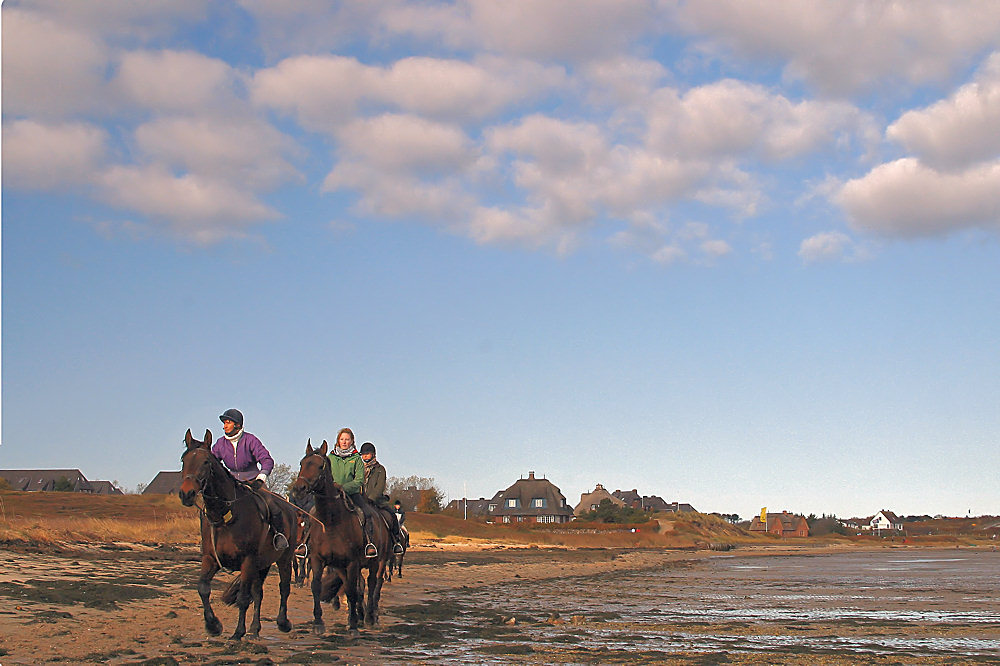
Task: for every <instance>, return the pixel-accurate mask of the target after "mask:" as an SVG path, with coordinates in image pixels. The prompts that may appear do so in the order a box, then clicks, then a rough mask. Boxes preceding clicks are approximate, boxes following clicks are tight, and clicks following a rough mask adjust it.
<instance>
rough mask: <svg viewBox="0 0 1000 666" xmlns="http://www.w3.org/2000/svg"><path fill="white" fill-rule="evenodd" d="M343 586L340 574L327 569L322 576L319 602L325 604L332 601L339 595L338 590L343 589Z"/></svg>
mask: <svg viewBox="0 0 1000 666" xmlns="http://www.w3.org/2000/svg"><path fill="white" fill-rule="evenodd" d="M343 584H344V581H343V580H342V579H341V578H340V574H338V573H337V572H336V571H334V570H333V569H327V570H326V572H325V573H324V574H323V588H322V592H321V593H320V596H319V600H320V602H322V603H326V602H328V601H332V600H333V598H334V597H335V596H337V594H339V593H340V588H341V587H343Z"/></svg>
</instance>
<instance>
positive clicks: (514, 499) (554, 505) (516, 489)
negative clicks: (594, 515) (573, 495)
mask: <svg viewBox="0 0 1000 666" xmlns="http://www.w3.org/2000/svg"><path fill="white" fill-rule="evenodd" d="M489 515H490V516H491V517H493V518H494V519H496V520H498V522H501V523H522V522H533V523H566V522H569V520H570V519H571V518H572V517H573V509H571V508H570V507H569V506H568V505H567V504H566V497H565V496H564V495H563V494H562V492H560V491H559V488H557V487H556V486H555V485H554V484H553V483H552V482H551V481H549V480H548V479H544V478H542V479H536V478H535V473H534V472H528V478H527V479H520V480H518V481H516V482H515V483H514V485H512V486H511V487H509V488H507V489H506V490H503V491H501V492H498V493H497V494H496V495H494V496H493V499H492V500H490V503H489Z"/></svg>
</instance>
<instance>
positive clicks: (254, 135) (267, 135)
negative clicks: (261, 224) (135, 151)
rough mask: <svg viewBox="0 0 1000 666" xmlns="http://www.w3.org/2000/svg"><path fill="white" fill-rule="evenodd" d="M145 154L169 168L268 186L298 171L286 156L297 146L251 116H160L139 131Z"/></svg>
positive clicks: (140, 143) (251, 184)
mask: <svg viewBox="0 0 1000 666" xmlns="http://www.w3.org/2000/svg"><path fill="white" fill-rule="evenodd" d="M135 141H136V145H137V147H138V148H139V150H140V151H141V152H142V153H143V155H144V156H145V157H146V158H150V159H152V160H154V161H156V162H160V163H163V164H165V165H167V166H169V167H171V168H180V169H183V170H186V171H190V172H192V173H196V174H203V175H206V176H211V177H213V178H216V179H222V180H226V181H228V182H233V183H242V184H244V185H247V186H253V187H261V188H269V187H273V186H275V185H277V184H279V183H281V182H283V181H286V180H289V179H291V178H295V177H296V176H297V175H298V173H297V171H296V170H295V168H294V167H293V166H292V165H291V164H289V162H288V161H287V160H286V159H285V157H284V155H291V154H295V153H296V152H297V150H298V148H297V146H296V144H294V142H292V140H291V139H290V138H289V137H287V136H285V135H283V134H282V133H281V132H279V131H278V130H276V129H275V128H274V127H272V126H271V125H268V124H267V123H265V122H262V121H260V120H257V119H250V118H228V119H223V118H219V117H211V118H190V117H180V118H159V119H156V120H153V121H150V122H148V123H145V124H143V125H140V126H139V127H138V128H137V129H136V131H135Z"/></svg>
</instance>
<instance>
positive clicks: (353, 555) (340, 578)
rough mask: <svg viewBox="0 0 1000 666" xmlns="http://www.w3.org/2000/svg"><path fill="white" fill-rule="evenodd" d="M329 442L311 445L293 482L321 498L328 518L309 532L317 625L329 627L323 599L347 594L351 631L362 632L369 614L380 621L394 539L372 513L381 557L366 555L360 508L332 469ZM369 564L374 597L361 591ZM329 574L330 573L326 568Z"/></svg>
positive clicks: (322, 516)
mask: <svg viewBox="0 0 1000 666" xmlns="http://www.w3.org/2000/svg"><path fill="white" fill-rule="evenodd" d="M326 453H327V443H326V442H325V441H324V442H323V445H322V446H321V447H319V448H318V449H314V448H313V447H312V444H311V443H307V444H306V455H305V456H304V457H303V458H302V461H301V463H300V464H299V476H298V478H297V479H295V483H294V484H293V485H292V491H293V492H294V493H296V494H301V493H302V492H310V493H312V494H313V495H314V496H315V498H316V507H315V509H314V512H315V515H316V517H317V518H319V520H320V522H321V523H322V528H321V529H317V528H319V525H314V526H313V527H312V528H311V529H310V531H309V562H310V564H311V565H312V594H313V630H314V631H315V632H316V633H318V634H322V633H323V630H324V624H323V609H322V607H321V605H320V604H321V602H323V601H330V600H332V599H334V598H335V597H336V595H337V594H338V593H339V592H340V588H341V586H343V588H344V592H345V594H346V595H347V618H348V620H347V622H348V630H349V631H350V632H351V633H352V634H356V633H357V631H358V621H359V619H360V617H361V615H362V614H364V618H365V624H367V625H368V626H376V625H377V624H378V604H379V598H380V596H381V594H382V578H383V576H384V575H385V567H386V561H387V558H388V557H389V555H390V554H391V553H392V540H391V538H390V536H389V530H388V528H387V527H386V526H385V523H384V521H381V520H378V519H377V518H374V519H373V518H369V520H372V522H373V525H374V530H373V531H374V543H375V546H376V548H377V549H378V556H377V557H371V558H366V557H365V553H364V551H365V535H364V532H363V531H362V528H361V524H360V522H359V521H358V518H357V516H356V515H355V513H354V511H353V510H351V508H350V507H349V506H348V499H347V497H346V496H345V494H344V490H343V488H341V487H340V486H339V485H338V484H337V483H335V482H334V480H333V476H331V474H330V461H329V460H328V459H327V457H326ZM362 568H366V569H368V576H367V581H368V586H367V587H368V600H367V603H363V600H362V597H361V595H360V594H359V592H358V590H359V584H360V583H361V569H362ZM325 569H326V570H327V571H326V575H324V570H325Z"/></svg>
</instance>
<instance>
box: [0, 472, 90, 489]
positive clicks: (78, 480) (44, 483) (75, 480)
mask: <svg viewBox="0 0 1000 666" xmlns="http://www.w3.org/2000/svg"><path fill="white" fill-rule="evenodd" d="M0 476H2V477H3V478H4V479H6V480H7V483H9V484H10V487H11V489H13V490H49V491H51V490H54V489H55V485H56V483H58V482H59V480H60V479H66V480H67V481H69V482H70V483H71V484H73V492H77V493H89V492H93V491H92V489H91V487H90V482H89V481H87V477H85V476H84V475H83V473H82V472H81V471H80V470H78V469H0Z"/></svg>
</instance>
